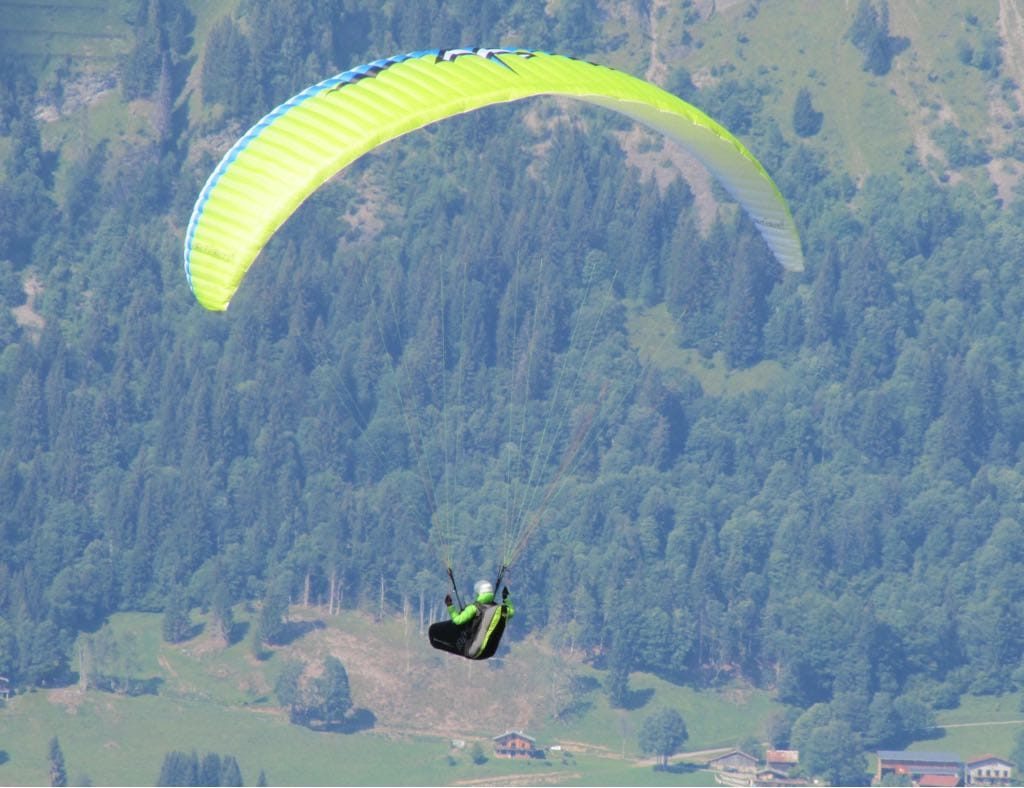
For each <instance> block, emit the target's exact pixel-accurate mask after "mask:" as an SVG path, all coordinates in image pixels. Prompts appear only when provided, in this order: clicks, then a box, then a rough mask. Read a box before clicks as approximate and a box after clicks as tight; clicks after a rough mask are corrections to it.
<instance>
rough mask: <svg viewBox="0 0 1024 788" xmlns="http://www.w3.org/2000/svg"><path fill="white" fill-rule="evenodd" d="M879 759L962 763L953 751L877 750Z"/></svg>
mask: <svg viewBox="0 0 1024 788" xmlns="http://www.w3.org/2000/svg"><path fill="white" fill-rule="evenodd" d="M876 755H877V756H878V760H880V761H903V762H904V763H955V764H958V765H959V764H962V763H963V761H962V760H960V756H959V755H957V754H956V753H955V752H929V751H927V750H879V751H878V752H877V753H876Z"/></svg>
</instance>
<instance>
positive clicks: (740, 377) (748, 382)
mask: <svg viewBox="0 0 1024 788" xmlns="http://www.w3.org/2000/svg"><path fill="white" fill-rule="evenodd" d="M627 330H628V331H629V339H630V343H631V344H632V345H633V347H634V348H636V349H637V350H638V351H639V352H640V355H641V358H643V360H644V361H650V362H651V363H653V364H654V365H655V366H656V367H658V368H659V369H660V370H662V371H676V372H684V373H688V374H690V375H693V376H694V377H695V378H697V380H698V381H700V385H701V388H702V389H703V390H704V394H705V395H707V396H709V397H723V396H735V395H738V394H744V393H746V392H749V391H759V390H765V389H770V388H773V387H775V386H778V385H781V384H782V383H783V382H785V377H786V372H785V369H784V367H783V366H782V364H780V363H779V362H777V361H761V362H759V363H757V364H755V365H754V366H752V367H749V368H747V369H737V370H730V369H729V368H728V365H727V364H726V363H725V357H724V356H723V355H722V354H721V353H716V354H715V355H714V356H712V357H711V358H707V357H705V356H703V355H701V353H700V352H699V351H697V350H694V349H692V348H681V347H679V346H678V345H677V344H676V342H675V340H674V335H675V330H676V329H675V319H674V318H673V317H672V316H671V315H670V314H669V313H668V308H667V307H666V306H665V305H664V304H659V305H658V306H656V307H652V308H650V309H641V310H635V311H634V312H633V313H632V314H631V315H630V318H629V321H628V324H627Z"/></svg>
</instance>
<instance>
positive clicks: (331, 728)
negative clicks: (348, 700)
mask: <svg viewBox="0 0 1024 788" xmlns="http://www.w3.org/2000/svg"><path fill="white" fill-rule="evenodd" d="M376 725H377V715H376V714H374V713H373V712H372V711H370V710H369V709H362V708H359V709H353V710H352V711H351V712H350V713H349V714H348V716H346V717H345V719H343V720H342V721H341V722H330V723H321V724H315V725H309V726H307V727H309V729H310V730H314V731H321V732H323V733H345V734H350V733H359V732H360V731H368V730H370V729H372V728H374V727H375V726H376Z"/></svg>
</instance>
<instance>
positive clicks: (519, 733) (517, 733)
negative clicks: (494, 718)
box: [494, 731, 537, 744]
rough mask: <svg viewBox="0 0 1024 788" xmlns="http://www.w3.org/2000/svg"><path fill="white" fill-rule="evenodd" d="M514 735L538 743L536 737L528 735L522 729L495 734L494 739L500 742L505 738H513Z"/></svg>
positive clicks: (531, 742)
mask: <svg viewBox="0 0 1024 788" xmlns="http://www.w3.org/2000/svg"><path fill="white" fill-rule="evenodd" d="M513 737H515V738H517V739H525V740H526V741H528V742H530V744H536V743H537V740H536V739H534V738H533V737H532V736H527V735H526V734H525V733H523V732H522V731H505V732H504V733H503V734H501V736H495V737H494V741H498V742H500V741H504V740H505V739H511V738H513Z"/></svg>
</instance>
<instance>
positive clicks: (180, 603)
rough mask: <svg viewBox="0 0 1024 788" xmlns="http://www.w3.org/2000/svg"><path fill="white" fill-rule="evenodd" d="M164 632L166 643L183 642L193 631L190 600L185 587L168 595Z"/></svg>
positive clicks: (165, 606)
mask: <svg viewBox="0 0 1024 788" xmlns="http://www.w3.org/2000/svg"><path fill="white" fill-rule="evenodd" d="M162 632H163V637H164V642H166V643H181V642H182V641H183V640H187V639H188V637H189V635H190V634H191V632H192V621H191V619H190V618H189V615H188V601H187V597H186V592H185V590H184V589H183V588H176V589H175V590H173V591H171V593H170V594H168V596H167V603H166V604H165V605H164V618H163V625H162Z"/></svg>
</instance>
